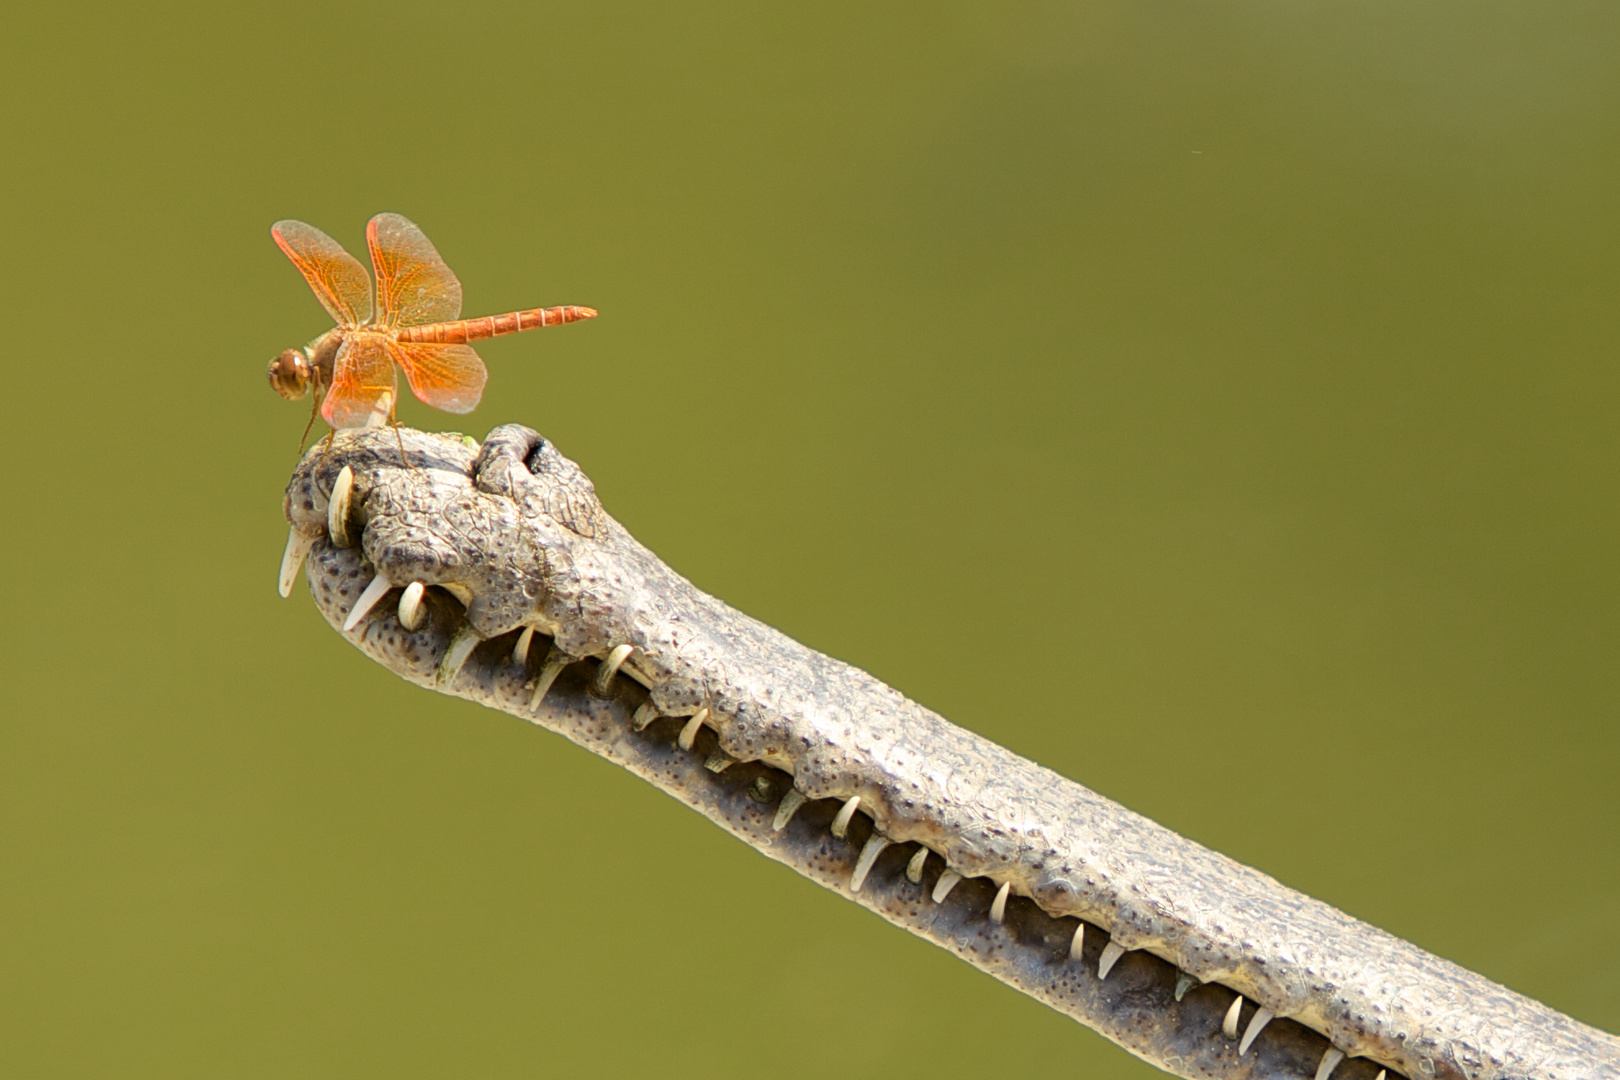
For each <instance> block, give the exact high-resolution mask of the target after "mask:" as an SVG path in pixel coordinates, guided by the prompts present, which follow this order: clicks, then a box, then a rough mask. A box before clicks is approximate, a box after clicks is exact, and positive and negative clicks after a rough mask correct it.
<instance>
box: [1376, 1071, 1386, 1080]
mask: <svg viewBox="0 0 1620 1080" xmlns="http://www.w3.org/2000/svg"><path fill="white" fill-rule="evenodd" d="M1388 1075H1389V1070H1388V1069H1379V1070H1378V1075H1377V1076H1376V1077H1374V1078H1373V1080H1384V1077H1386V1076H1388Z"/></svg>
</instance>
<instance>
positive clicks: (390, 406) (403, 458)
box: [388, 401, 416, 470]
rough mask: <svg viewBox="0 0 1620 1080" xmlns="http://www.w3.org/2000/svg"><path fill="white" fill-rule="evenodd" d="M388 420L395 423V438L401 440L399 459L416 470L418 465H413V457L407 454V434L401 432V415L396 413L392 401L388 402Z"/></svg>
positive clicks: (407, 466) (408, 467)
mask: <svg viewBox="0 0 1620 1080" xmlns="http://www.w3.org/2000/svg"><path fill="white" fill-rule="evenodd" d="M388 422H389V423H390V424H392V425H393V428H394V438H395V439H398V440H399V460H400V461H402V462H404V463H405V467H406V468H407V469H412V470H414V469H415V468H416V466H415V465H412V464H411V459H410V458H408V457H406V456H405V436H403V435H401V434H400V433H399V417H398V416H395V415H394V403H393V402H392V401H389V403H388Z"/></svg>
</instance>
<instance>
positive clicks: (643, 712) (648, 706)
mask: <svg viewBox="0 0 1620 1080" xmlns="http://www.w3.org/2000/svg"><path fill="white" fill-rule="evenodd" d="M656 719H658V706H656V705H654V704H653V703H652V702H650V701H644V702H642V703H641V704H640V705H637V706H636V712H635V715H634V716H632V717H630V726H631V727H633V728H635V729H636V730H637V731H642V730H645V729H646V727H647V725H648V724H650V723H652V722H653V721H654V720H656Z"/></svg>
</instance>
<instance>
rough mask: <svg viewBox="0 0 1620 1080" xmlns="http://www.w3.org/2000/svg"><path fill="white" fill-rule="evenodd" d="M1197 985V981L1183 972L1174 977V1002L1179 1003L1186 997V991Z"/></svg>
mask: <svg viewBox="0 0 1620 1080" xmlns="http://www.w3.org/2000/svg"><path fill="white" fill-rule="evenodd" d="M1197 985H1198V980H1197V979H1195V978H1193V977H1192V976H1191V975H1189V974H1187V973H1186V972H1185V971H1183V972H1181V973H1180V974H1178V975H1177V976H1176V1000H1177V1001H1180V1000H1181V999H1182V998H1184V997H1186V996H1187V991H1189V990H1191V989H1192V988H1193V987H1194V986H1197Z"/></svg>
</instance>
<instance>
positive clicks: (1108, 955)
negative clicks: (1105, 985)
mask: <svg viewBox="0 0 1620 1080" xmlns="http://www.w3.org/2000/svg"><path fill="white" fill-rule="evenodd" d="M1125 953H1126V949H1125V946H1123V945H1121V944H1120V943H1119V942H1117V941H1110V942H1109V943H1108V944H1106V945H1104V946H1103V951H1102V956H1101V958H1099V959H1098V961H1097V978H1099V979H1106V978H1108V973H1109V972H1110V971H1113V970H1114V965H1115V964H1117V963H1119V958H1120V957H1122V956H1124V955H1125Z"/></svg>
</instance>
